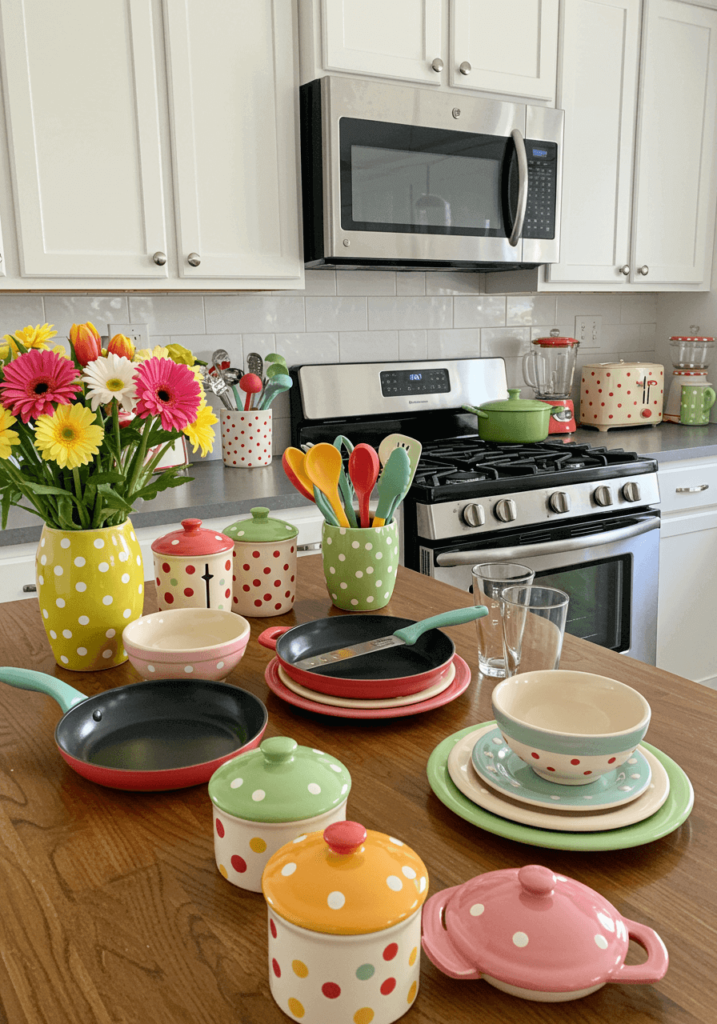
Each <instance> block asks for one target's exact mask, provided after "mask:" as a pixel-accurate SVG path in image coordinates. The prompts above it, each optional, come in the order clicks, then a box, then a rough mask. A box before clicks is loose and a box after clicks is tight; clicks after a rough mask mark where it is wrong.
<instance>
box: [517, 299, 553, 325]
mask: <svg viewBox="0 0 717 1024" xmlns="http://www.w3.org/2000/svg"><path fill="white" fill-rule="evenodd" d="M505 322H506V324H508V325H509V326H510V325H513V324H515V325H517V326H519V327H530V326H531V325H532V324H554V323H555V295H509V296H508V298H507V305H506V311H505Z"/></svg>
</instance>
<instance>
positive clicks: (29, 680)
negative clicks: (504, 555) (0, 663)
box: [0, 667, 87, 712]
mask: <svg viewBox="0 0 717 1024" xmlns="http://www.w3.org/2000/svg"><path fill="white" fill-rule="evenodd" d="M0 682H3V683H7V684H8V686H15V687H16V688H17V689H18V690H36V691H37V692H38V693H46V694H47V695H48V697H54V699H55V700H56V701H57V703H58V704H59V705H60V707H61V708H62V710H63V711H65V712H67V711H69V710H70V708H74V707H75V705H76V704H81V703H82V701H83V700H87V697H86V695H85V694H84V693H80V691H79V690H76V689H75V688H74V686H69V685H68V684H67V683H63V682H62V680H61V679H55V677H54V676H48V675H46V674H45V673H44V672H35V671H34V669H31V668H12V667H11V668H0Z"/></svg>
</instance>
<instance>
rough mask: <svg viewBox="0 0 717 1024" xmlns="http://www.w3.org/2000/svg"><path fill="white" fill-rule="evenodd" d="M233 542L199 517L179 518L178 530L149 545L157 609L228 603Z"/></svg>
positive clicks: (220, 606)
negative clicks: (152, 556) (204, 525)
mask: <svg viewBox="0 0 717 1024" xmlns="http://www.w3.org/2000/svg"><path fill="white" fill-rule="evenodd" d="M233 548H234V542H233V541H232V539H231V538H230V537H227V536H226V535H225V534H223V533H217V531H216V530H203V529H202V520H201V519H183V520H182V529H181V530H175V531H174V532H173V533H167V534H165V536H164V537H159V538H158V539H157V540H156V541H155V542H154V544H152V554H153V555H154V577H155V578H154V582H155V584H156V586H157V607H158V609H159V611H160V612H164V611H168V610H169V609H171V608H217V609H219V610H220V611H227V612H228V611H229V610H230V608H231V604H232V586H233V581H232V576H233V571H232V570H233V566H232V562H233V561H234V559H233V558H232V551H233Z"/></svg>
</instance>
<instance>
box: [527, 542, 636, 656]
mask: <svg viewBox="0 0 717 1024" xmlns="http://www.w3.org/2000/svg"><path fill="white" fill-rule="evenodd" d="M631 575H632V573H631V556H630V555H621V556H620V557H619V558H609V559H604V560H602V561H599V562H588V563H587V564H583V565H580V566H579V567H570V568H566V569H560V570H558V571H557V572H555V571H552V572H536V574H535V579H536V582H537V580H538V579H539V580H540V582H541V584H544V585H545V586H548V587H557V588H558V589H559V590H564V591H565V593H566V594H568V595H569V597H570V604H569V606H568V621H567V623H566V626H565V629H566V631H567V632H568V633H571V634H572V635H573V636H578V637H580V638H581V639H582V640H590V641H591V643H594V644H599V645H600V646H601V647H607V648H609V649H610V650H612V651H626V650H628V648H629V647H630V579H631Z"/></svg>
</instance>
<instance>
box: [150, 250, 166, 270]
mask: <svg viewBox="0 0 717 1024" xmlns="http://www.w3.org/2000/svg"><path fill="white" fill-rule="evenodd" d="M152 259H153V260H154V262H155V263H156V264H157V266H158V267H163V266H164V264H165V263H166V262H167V257H166V256H165V254H164V253H163V252H156V253H155V254H154V256H153V257H152Z"/></svg>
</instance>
